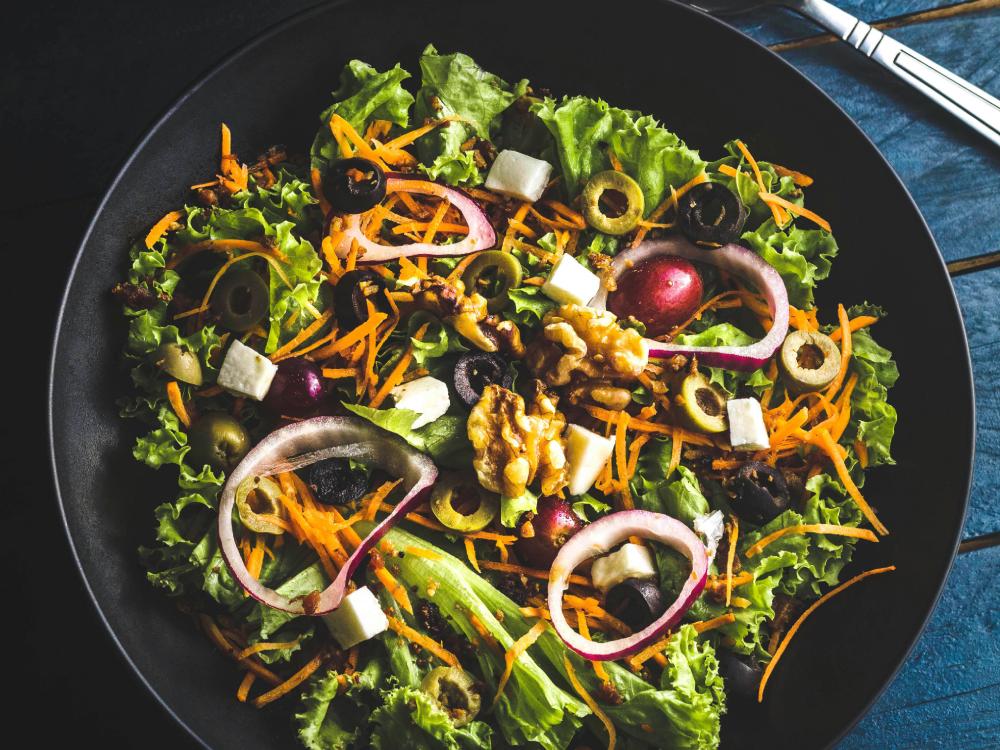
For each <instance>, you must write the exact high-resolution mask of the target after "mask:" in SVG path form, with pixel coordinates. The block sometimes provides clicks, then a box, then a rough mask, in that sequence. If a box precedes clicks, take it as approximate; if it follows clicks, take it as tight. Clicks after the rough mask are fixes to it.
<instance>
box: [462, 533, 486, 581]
mask: <svg viewBox="0 0 1000 750" xmlns="http://www.w3.org/2000/svg"><path fill="white" fill-rule="evenodd" d="M465 555H466V557H468V558H469V564H470V565H472V567H473V568H474V569H475V571H476V572H477V573H479V574H482V572H483V571H482V570H480V569H479V560H478V559H477V558H476V545H475V542H473V541H472V540H471V539H469V538H468V537H466V538H465Z"/></svg>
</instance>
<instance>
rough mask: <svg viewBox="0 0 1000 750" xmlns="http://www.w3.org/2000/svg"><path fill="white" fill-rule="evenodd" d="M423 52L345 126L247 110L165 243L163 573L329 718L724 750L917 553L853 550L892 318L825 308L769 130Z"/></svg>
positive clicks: (819, 244)
mask: <svg viewBox="0 0 1000 750" xmlns="http://www.w3.org/2000/svg"><path fill="white" fill-rule="evenodd" d="M419 68H420V76H419V84H418V85H412V82H411V81H410V80H409V79H410V74H409V73H408V72H407V71H406V70H404V69H403V68H402V67H400V66H399V65H396V66H395V67H393V68H391V69H388V70H383V71H379V70H377V69H375V68H373V67H371V66H369V65H367V64H366V63H364V62H361V61H358V60H354V61H351V62H350V63H349V64H348V65H347V66H346V67H345V68H344V70H343V73H342V74H341V78H340V85H339V88H338V89H337V90H336V91H335V92H333V97H332V103H331V104H330V106H329V107H328V108H327V109H326V110H325V111H324V112H323V113H322V114H321V115H320V118H319V120H320V122H319V128H318V132H317V135H316V137H315V140H314V141H313V143H312V146H311V148H310V149H309V152H308V154H305V153H304V144H303V149H302V153H301V154H300V153H297V152H296V151H295V149H286V148H284V147H280V146H277V147H272V148H269V149H268V150H266V151H265V152H263V153H262V154H260V156H258V157H257V158H256V159H253V160H244V159H241V158H240V157H239V156H238V155H237V153H236V152H235V151H234V149H233V144H232V136H231V133H230V130H229V128H228V127H227V126H226V125H222V145H221V159H220V162H219V164H218V167H217V172H216V174H215V176H214V177H211V178H210V179H207V180H206V181H205V182H204V183H202V184H199V185H194V186H192V187H191V193H190V198H189V200H188V201H187V202H186V203H185V204H184V205H183V206H182V207H180V208H178V209H177V210H176V211H171V212H170V213H168V214H167V215H166V216H164V217H163V218H162V219H161V220H159V221H158V222H156V223H155V224H154V225H153V226H152V227H151V229H150V230H149V232H148V234H147V235H146V236H145V237H143V238H141V239H139V240H138V241H136V242H135V243H134V244H133V246H132V249H131V252H130V260H131V266H130V267H129V270H128V274H127V278H126V279H125V280H123V281H122V282H121V283H119V284H117V285H116V286H115V287H114V289H113V294H114V296H115V297H116V299H117V300H118V301H119V302H121V303H122V305H123V308H124V313H125V315H126V317H127V319H128V339H127V343H126V345H125V350H124V358H125V361H126V363H127V366H128V367H129V368H130V371H131V379H132V383H133V385H134V390H133V392H132V393H131V394H129V395H127V396H124V397H123V398H122V399H121V402H120V404H121V414H122V416H123V417H127V418H135V419H139V420H142V422H144V423H146V424H148V431H147V432H145V434H143V435H142V436H141V437H139V438H138V440H137V441H136V443H135V445H134V447H133V450H132V452H133V454H134V456H135V458H136V459H137V460H139V461H141V462H143V463H145V464H146V465H148V466H149V467H151V468H153V469H158V470H160V469H162V470H166V471H169V472H170V473H171V475H172V476H176V477H177V485H178V491H177V495H176V497H173V498H170V499H167V500H165V501H164V502H162V503H161V504H159V505H157V506H156V507H155V509H154V510H153V517H154V524H155V541H151V543H150V544H149V545H148V546H144V547H142V548H141V549H140V552H139V554H140V556H141V559H142V562H143V564H144V566H145V568H146V570H147V573H146V575H147V577H148V579H149V582H150V583H151V584H152V585H153V586H155V587H157V588H158V589H161V590H162V591H163V592H164V593H165V594H167V595H168V596H170V597H173V598H174V600H175V601H176V602H177V604H178V606H179V607H180V608H181V610H182V611H183V612H185V613H187V614H188V615H189V616H190V617H191V620H192V623H193V625H194V626H196V627H198V628H200V629H201V630H203V631H204V633H205V635H206V636H207V637H208V638H209V639H210V640H211V641H212V643H214V644H215V646H217V647H218V650H219V651H220V652H222V654H224V655H225V656H226V657H228V658H229V659H231V660H232V662H233V665H234V667H235V670H234V689H235V697H236V699H237V700H239V701H242V702H245V703H247V704H249V705H248V706H247V710H248V711H250V710H254V708H256V709H264V708H265V707H266V710H269V711H271V710H273V711H280V712H283V713H284V714H286V715H287V716H288V718H289V721H290V723H291V725H292V727H293V728H290V730H289V731H295V732H297V734H298V737H299V739H300V740H301V742H302V744H303V745H304V746H306V747H308V748H312V749H313V750H335V749H340V748H359V747H375V748H389V747H392V748H398V747H412V748H448V749H449V750H454V749H456V748H462V749H463V750H472V749H478V748H490V747H519V746H531V747H534V746H538V747H543V748H547V749H549V750H561V749H562V748H582V747H605V746H606V747H608V748H613V747H629V748H642V747H677V748H715V747H717V746H718V745H719V743H720V726H721V723H720V720H721V716H722V715H723V714H724V712H725V710H726V702H727V701H731V702H732V701H754V702H756V701H763V700H765V699H766V693H765V690H766V686H767V684H768V680H769V679H770V678H771V676H772V674H773V673H774V670H775V669H776V667H777V665H778V664H779V662H781V657H782V655H783V654H784V653H785V649H786V646H787V645H788V643H789V641H790V640H791V639H792V638H793V637H794V636H795V634H796V633H797V632H798V631H799V629H800V627H801V626H802V625H803V623H804V622H805V621H806V619H807V618H808V617H809V616H810V615H811V614H812V613H813V612H814V611H815V610H816V608H817V607H819V606H821V605H822V604H823V602H825V601H826V600H827V599H829V598H830V597H831V596H834V595H836V594H838V593H839V592H840V591H842V590H843V589H844V588H846V587H847V586H850V585H852V584H853V583H856V582H857V581H860V580H861V579H863V578H865V577H868V576H871V575H875V574H880V573H885V572H888V571H891V570H892V569H893V567H892V566H888V567H884V568H876V569H873V570H868V571H864V572H857V573H854V572H848V571H845V568H846V567H847V566H848V565H849V564H850V562H851V557H852V554H853V552H854V548H855V546H856V545H857V544H859V543H876V542H877V541H878V539H879V537H880V536H882V535H885V534H887V533H889V532H888V529H887V528H886V527H885V526H884V525H883V523H882V522H881V521H880V520H879V518H878V515H877V514H876V510H875V507H874V505H873V503H872V502H871V500H870V499H867V498H866V497H865V496H864V494H863V492H862V488H863V485H864V479H865V474H866V472H867V470H869V469H871V468H874V467H878V466H883V465H887V464H892V463H893V459H892V457H891V453H890V447H891V441H892V436H893V430H894V428H895V423H896V412H895V410H894V409H893V407H892V406H891V405H890V404H889V403H888V401H887V392H888V390H889V389H890V388H891V387H892V385H893V383H894V382H895V380H896V378H897V375H898V373H897V369H896V366H895V363H894V362H893V360H892V357H891V354H890V352H889V351H887V350H886V349H884V348H883V347H881V346H879V344H877V343H876V341H875V339H874V338H873V336H872V333H871V330H872V326H873V325H874V324H876V323H877V322H878V321H879V320H880V319H881V318H882V317H884V315H885V313H884V311H883V310H881V309H879V308H878V307H876V306H874V305H872V304H868V303H860V304H853V305H850V306H847V305H838V306H837V308H836V310H822V311H821V310H819V309H817V307H816V305H815V303H814V291H815V287H816V285H817V283H818V282H820V281H822V280H823V279H825V278H827V276H828V275H829V274H830V270H831V265H832V262H833V260H834V259H835V257H836V255H837V252H838V247H837V243H836V241H835V240H834V237H833V235H832V234H831V230H830V225H829V224H828V223H827V222H826V221H825V220H824V219H823V217H822V216H821V215H819V214H817V213H815V212H814V211H813V210H811V209H808V208H806V207H805V205H804V195H805V192H806V189H807V188H808V186H809V185H810V184H811V182H812V180H811V179H810V178H809V177H808V176H806V175H805V174H802V173H800V172H798V171H796V170H794V169H790V168H787V167H783V166H780V165H779V164H777V163H774V162H770V161H765V160H763V158H756V157H755V155H754V154H753V152H752V150H751V145H750V144H747V143H744V142H743V141H741V140H734V141H731V142H729V143H727V144H725V145H723V146H722V147H721V148H720V149H719V151H718V152H717V153H716V154H715V155H714V156H715V158H714V159H713V160H710V161H706V159H705V158H704V157H703V156H702V155H701V154H699V153H698V152H697V151H695V150H693V149H691V148H689V147H688V146H687V145H685V143H684V142H683V141H682V140H681V139H680V138H679V137H678V136H677V135H675V134H674V133H672V132H671V131H670V130H668V129H667V128H666V127H665V126H664V125H663V124H662V123H660V122H659V121H657V120H656V119H655V118H653V117H651V116H649V115H645V114H641V113H639V112H636V111H633V110H628V109H620V108H618V107H615V106H612V105H610V104H608V103H606V102H604V101H603V100H600V99H592V98H589V97H585V96H559V97H556V96H554V95H553V94H551V93H550V92H548V91H546V90H544V89H541V88H535V87H532V86H530V85H529V84H528V82H527V81H523V80H522V81H519V82H516V83H511V82H508V81H505V80H503V79H501V78H500V77H498V76H496V75H494V74H492V73H489V72H487V71H485V70H483V69H481V68H480V67H479V66H478V65H477V64H476V63H475V62H474V61H473V60H472V59H471V58H469V57H468V56H466V55H464V54H461V53H454V54H441V53H439V52H438V51H437V50H436V49H435V48H434V47H433V46H429V47H427V49H426V50H425V51H424V53H423V55H422V56H421V57H420V60H419ZM758 156H763V155H758ZM767 156H768V157H770V155H769V154H768V155H767ZM775 156H779V155H775ZM806 629H808V626H806ZM783 668H784V669H795V665H794V663H792V662H791V661H790V660H785V662H784V663H783Z"/></svg>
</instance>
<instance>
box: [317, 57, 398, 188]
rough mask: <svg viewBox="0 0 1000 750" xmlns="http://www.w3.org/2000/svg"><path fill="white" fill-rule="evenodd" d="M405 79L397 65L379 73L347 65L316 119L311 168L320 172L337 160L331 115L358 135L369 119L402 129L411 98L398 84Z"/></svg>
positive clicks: (359, 64)
mask: <svg viewBox="0 0 1000 750" xmlns="http://www.w3.org/2000/svg"><path fill="white" fill-rule="evenodd" d="M409 77H410V74H409V73H407V72H406V71H405V70H403V69H402V68H401V67H399V65H396V66H395V67H393V68H390V69H389V70H387V71H385V72H383V73H379V72H378V71H377V70H375V68H373V67H372V66H371V65H368V64H367V63H363V62H361V61H360V60H351V61H350V62H349V63H347V65H346V66H344V70H343V72H341V74H340V88H338V89H337V90H336V91H334V92H333V99H334V103H333V104H331V105H330V106H329V107H327V108H326V109H325V110H323V113H322V114H321V115H320V116H319V121H320V126H319V130H318V131H317V133H316V138H315V139H314V140H313V144H312V148H311V149H310V152H309V153H310V156H311V159H312V166H313V168H314V169H319V170H320V172H324V171H326V168H327V167H328V166H329V165H330V163H331V162H333V161H337V160H338V159H339V158H340V154H339V152H338V150H337V143H336V141H335V140H334V139H333V134H332V133H331V132H330V118H332V117H333V116H334V115H335V114H336V115H340V116H341V117H343V118H344V119H345V120H347V121H348V122H349V123H350V124H351V127H353V128H354V129H355V130H356V131H357V132H358V133H362V134H363V133H364V131H365V128H367V127H368V123H370V122H371V121H372V120H388V121H389V122H391V123H393V124H395V125H399V126H401V127H406V125H407V123H408V122H409V117H410V115H409V113H410V105H412V104H413V96H412V95H411V94H410V92H408V91H407V90H406V89H404V88H403V86H402V83H403V81H405V80H406V79H407V78H409Z"/></svg>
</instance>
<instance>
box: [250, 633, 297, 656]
mask: <svg viewBox="0 0 1000 750" xmlns="http://www.w3.org/2000/svg"><path fill="white" fill-rule="evenodd" d="M298 645H299V640H298V639H297V638H296V639H295V640H294V641H286V642H285V643H276V642H267V641H261V642H260V643H255V644H253V645H252V646H247V647H246V648H245V649H243V650H242V651H240V652H239V653H238V654H237V655H236V658H237V659H240V660H242V659H246V658H247V657H248V656H253V655H254V654H259V653H260V652H261V651H280V650H282V649H286V648H295V647H296V646H298Z"/></svg>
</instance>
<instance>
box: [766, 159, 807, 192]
mask: <svg viewBox="0 0 1000 750" xmlns="http://www.w3.org/2000/svg"><path fill="white" fill-rule="evenodd" d="M771 169H773V170H774V171H775V172H776V173H777V174H778V176H779V177H791V178H792V182H794V183H795V184H796V185H798V186H799V187H809V186H810V185H812V184H813V178H812V177H810V176H809V175H807V174H802V172H797V171H795V170H794V169H789V168H788V167H783V166H781V165H780V164H774V163H773V162H772V163H771Z"/></svg>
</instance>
